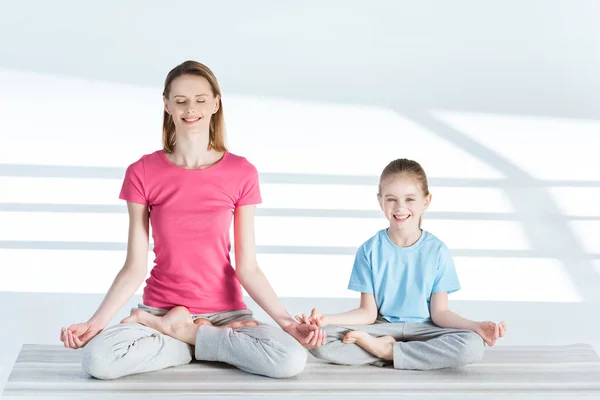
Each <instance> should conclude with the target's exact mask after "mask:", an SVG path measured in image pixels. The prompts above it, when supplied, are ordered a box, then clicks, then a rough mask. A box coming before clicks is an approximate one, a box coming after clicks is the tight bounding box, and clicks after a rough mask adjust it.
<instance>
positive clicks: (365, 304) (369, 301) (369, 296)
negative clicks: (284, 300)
mask: <svg viewBox="0 0 600 400" xmlns="http://www.w3.org/2000/svg"><path fill="white" fill-rule="evenodd" d="M296 319H298V320H299V321H306V322H308V321H310V322H313V323H315V324H317V325H318V326H320V327H324V326H327V325H371V324H372V323H374V322H375V321H376V320H377V303H376V302H375V295H374V294H373V293H361V294H360V306H358V308H355V309H354V310H350V311H346V312H343V313H339V314H321V313H319V312H318V311H317V310H316V309H314V308H313V310H312V313H311V315H310V317H306V316H305V315H303V317H302V318H301V317H296Z"/></svg>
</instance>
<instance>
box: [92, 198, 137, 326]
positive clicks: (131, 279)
mask: <svg viewBox="0 0 600 400" xmlns="http://www.w3.org/2000/svg"><path fill="white" fill-rule="evenodd" d="M127 209H128V211H129V234H128V239H127V256H126V258H125V264H124V265H123V268H121V270H120V271H119V273H118V274H117V276H116V277H115V279H114V281H113V283H112V285H111V287H110V289H109V290H108V293H107V294H106V296H105V297H104V300H103V301H102V303H101V304H100V306H99V307H98V310H97V311H96V312H95V313H94V315H93V316H92V317H91V318H90V320H89V321H88V322H90V323H94V324H98V325H100V326H103V327H105V326H106V325H107V324H108V323H109V322H110V320H111V319H112V318H113V317H114V316H115V315H116V314H117V312H119V310H120V309H121V307H123V306H124V305H125V303H127V301H129V299H131V297H132V296H133V295H134V293H135V291H136V290H137V289H138V288H139V287H140V285H141V284H142V282H143V281H144V278H145V277H146V273H147V272H148V247H149V244H148V242H149V217H148V206H145V205H142V204H137V203H131V202H128V203H127Z"/></svg>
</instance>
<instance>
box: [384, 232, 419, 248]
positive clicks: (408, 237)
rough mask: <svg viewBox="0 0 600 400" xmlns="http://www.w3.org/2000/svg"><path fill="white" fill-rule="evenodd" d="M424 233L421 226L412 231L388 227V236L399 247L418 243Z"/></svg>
mask: <svg viewBox="0 0 600 400" xmlns="http://www.w3.org/2000/svg"><path fill="white" fill-rule="evenodd" d="M422 233H423V230H421V228H417V229H416V230H411V231H410V232H406V231H404V230H393V229H391V228H388V236H389V238H390V240H391V241H392V242H393V243H394V244H395V245H396V246H399V247H410V246H412V245H413V244H415V243H417V241H418V240H419V239H420V238H421V234H422Z"/></svg>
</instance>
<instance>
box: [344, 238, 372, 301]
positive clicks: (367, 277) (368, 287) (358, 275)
mask: <svg viewBox="0 0 600 400" xmlns="http://www.w3.org/2000/svg"><path fill="white" fill-rule="evenodd" d="M348 289H349V290H354V291H356V292H361V293H375V288H374V287H373V273H372V272H371V264H370V263H369V259H368V258H367V255H366V253H365V248H364V246H360V248H359V249H358V251H357V252H356V257H355V258H354V266H353V267H352V274H351V275H350V282H349V283H348Z"/></svg>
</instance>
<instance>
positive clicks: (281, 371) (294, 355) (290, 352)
mask: <svg viewBox="0 0 600 400" xmlns="http://www.w3.org/2000/svg"><path fill="white" fill-rule="evenodd" d="M307 358H308V354H307V352H306V350H305V349H304V347H302V346H301V345H300V344H299V343H296V345H294V346H289V347H288V348H287V349H286V350H285V351H284V352H283V353H282V356H281V358H280V360H279V362H277V363H275V364H274V365H273V369H272V371H271V373H269V374H267V376H270V377H271V378H291V377H293V376H296V375H298V374H300V373H301V372H302V371H304V367H306V360H307Z"/></svg>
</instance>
